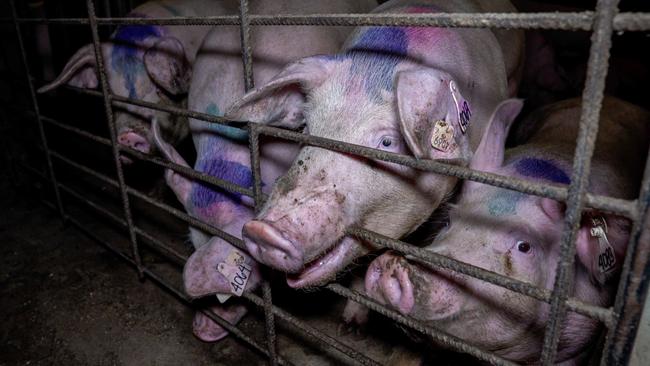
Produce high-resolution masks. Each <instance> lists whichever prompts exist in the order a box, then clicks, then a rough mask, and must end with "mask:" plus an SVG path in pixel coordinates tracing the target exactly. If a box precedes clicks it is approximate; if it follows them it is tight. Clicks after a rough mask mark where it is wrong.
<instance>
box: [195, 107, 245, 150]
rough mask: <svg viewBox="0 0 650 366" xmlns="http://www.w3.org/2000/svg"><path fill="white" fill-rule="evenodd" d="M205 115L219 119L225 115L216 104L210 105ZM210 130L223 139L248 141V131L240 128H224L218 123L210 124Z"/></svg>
mask: <svg viewBox="0 0 650 366" xmlns="http://www.w3.org/2000/svg"><path fill="white" fill-rule="evenodd" d="M205 113H207V114H211V115H213V116H217V117H221V116H223V114H222V113H221V111H220V110H219V107H217V105H216V104H214V103H210V104H209V105H208V107H207V108H206V109H205ZM209 129H210V131H214V132H216V133H218V134H219V135H221V136H223V137H227V138H229V139H232V140H235V141H239V142H242V141H243V142H246V141H248V131H245V130H242V129H239V128H235V127H230V126H224V125H220V124H217V123H210V127H209Z"/></svg>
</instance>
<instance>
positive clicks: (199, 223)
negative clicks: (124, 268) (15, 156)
mask: <svg viewBox="0 0 650 366" xmlns="http://www.w3.org/2000/svg"><path fill="white" fill-rule="evenodd" d="M50 152H51V154H52V156H54V157H56V158H57V159H59V160H61V161H62V162H64V163H66V164H68V165H69V166H71V167H73V168H75V169H78V170H81V171H82V172H84V173H86V174H88V175H90V176H92V177H95V178H97V179H99V180H101V181H103V182H105V183H108V184H110V185H112V186H113V187H115V188H118V187H119V185H118V183H117V181H116V180H115V179H113V178H109V177H107V176H106V175H104V174H102V173H100V172H98V171H95V170H93V169H91V168H88V167H86V166H84V165H81V164H79V163H77V162H75V161H72V160H70V159H69V158H67V157H65V156H64V155H62V154H60V153H59V152H57V151H55V150H50ZM127 193H129V194H130V195H133V196H135V197H137V198H139V199H141V200H143V201H145V202H147V203H149V204H151V205H153V206H156V207H158V208H159V209H161V210H163V211H165V212H167V213H169V214H171V215H172V216H175V217H177V218H179V219H181V220H183V221H185V222H186V223H187V224H189V225H192V226H196V227H197V228H199V229H201V230H203V231H206V232H208V233H209V234H212V235H215V236H218V237H220V238H221V239H223V240H225V241H227V242H229V243H230V244H232V245H234V246H236V247H238V248H240V249H242V250H246V248H245V247H244V242H243V240H241V239H239V238H237V237H234V236H232V235H230V234H228V233H227V232H225V231H223V230H221V229H219V228H216V227H214V226H212V225H210V224H208V223H206V222H203V221H201V220H198V219H196V218H194V217H192V216H190V215H188V214H187V213H185V212H182V211H180V210H177V209H176V208H174V207H171V206H169V205H167V204H165V203H162V202H158V201H156V200H155V199H153V198H151V197H149V196H147V195H146V194H144V193H142V192H140V191H138V190H135V189H133V188H132V187H129V186H127Z"/></svg>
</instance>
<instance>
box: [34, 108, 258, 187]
mask: <svg viewBox="0 0 650 366" xmlns="http://www.w3.org/2000/svg"><path fill="white" fill-rule="evenodd" d="M42 119H43V121H44V122H47V123H49V124H51V125H53V126H56V127H59V128H61V129H64V130H66V131H69V132H72V133H75V134H77V135H80V136H82V137H84V138H87V139H90V140H93V141H96V142H99V143H100V144H102V145H105V146H110V144H111V141H110V140H109V139H107V138H104V137H101V136H97V135H94V134H92V133H90V132H87V131H84V130H82V129H79V128H76V127H73V126H70V125H68V124H66V123H61V122H59V121H57V120H55V119H53V118H49V117H42ZM119 148H120V151H121V152H125V153H127V154H129V155H131V156H133V157H136V158H137V159H140V160H143V161H147V162H150V163H152V164H156V165H158V166H162V167H164V168H167V169H172V170H174V171H175V172H178V173H181V174H183V175H184V176H186V177H190V178H194V179H196V180H199V181H201V182H204V183H208V184H211V185H214V186H216V187H219V188H222V189H225V190H228V191H230V192H236V193H239V194H242V195H245V196H248V197H253V191H252V188H244V187H241V186H239V185H237V184H233V183H230V182H228V181H226V180H223V179H219V178H216V177H213V176H211V175H208V174H205V173H201V172H197V171H196V170H194V169H191V168H188V167H185V166H182V165H179V164H176V163H174V162H171V161H168V160H164V159H161V158H159V157H157V156H152V155H148V154H145V153H143V152H141V151H138V150H135V149H132V148H130V147H128V146H124V145H120V146H119Z"/></svg>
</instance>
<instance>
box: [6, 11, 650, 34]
mask: <svg viewBox="0 0 650 366" xmlns="http://www.w3.org/2000/svg"><path fill="white" fill-rule="evenodd" d="M593 18H594V12H593V11H583V12H561V13H560V12H547V13H544V12H539V13H453V14H450V13H435V14H305V15H256V14H253V15H251V16H250V24H251V25H262V26H270V25H315V26H355V27H356V26H400V27H405V26H413V27H457V28H519V29H558V30H583V31H589V30H592V29H593ZM17 20H18V22H19V23H32V24H33V23H36V24H52V25H60V24H67V25H79V24H89V22H88V19H86V18H18V19H17ZM11 21H12V20H11V19H10V18H0V23H6V22H11ZM97 23H98V24H99V25H202V26H219V25H240V24H241V19H240V17H239V16H237V15H223V16H206V17H161V18H146V19H144V18H131V17H123V18H97ZM614 30H616V31H628V32H632V31H647V30H650V14H648V13H634V12H626V13H621V14H619V15H617V16H616V18H615V23H614Z"/></svg>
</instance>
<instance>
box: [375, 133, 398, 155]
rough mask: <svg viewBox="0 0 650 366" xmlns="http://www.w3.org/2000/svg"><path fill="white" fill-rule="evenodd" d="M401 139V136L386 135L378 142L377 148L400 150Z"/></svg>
mask: <svg viewBox="0 0 650 366" xmlns="http://www.w3.org/2000/svg"><path fill="white" fill-rule="evenodd" d="M399 141H400V140H399V137H396V136H393V135H384V136H382V137H381V138H380V139H379V141H378V142H377V149H381V150H387V151H393V152H398V151H399V146H400V144H399Z"/></svg>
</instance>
